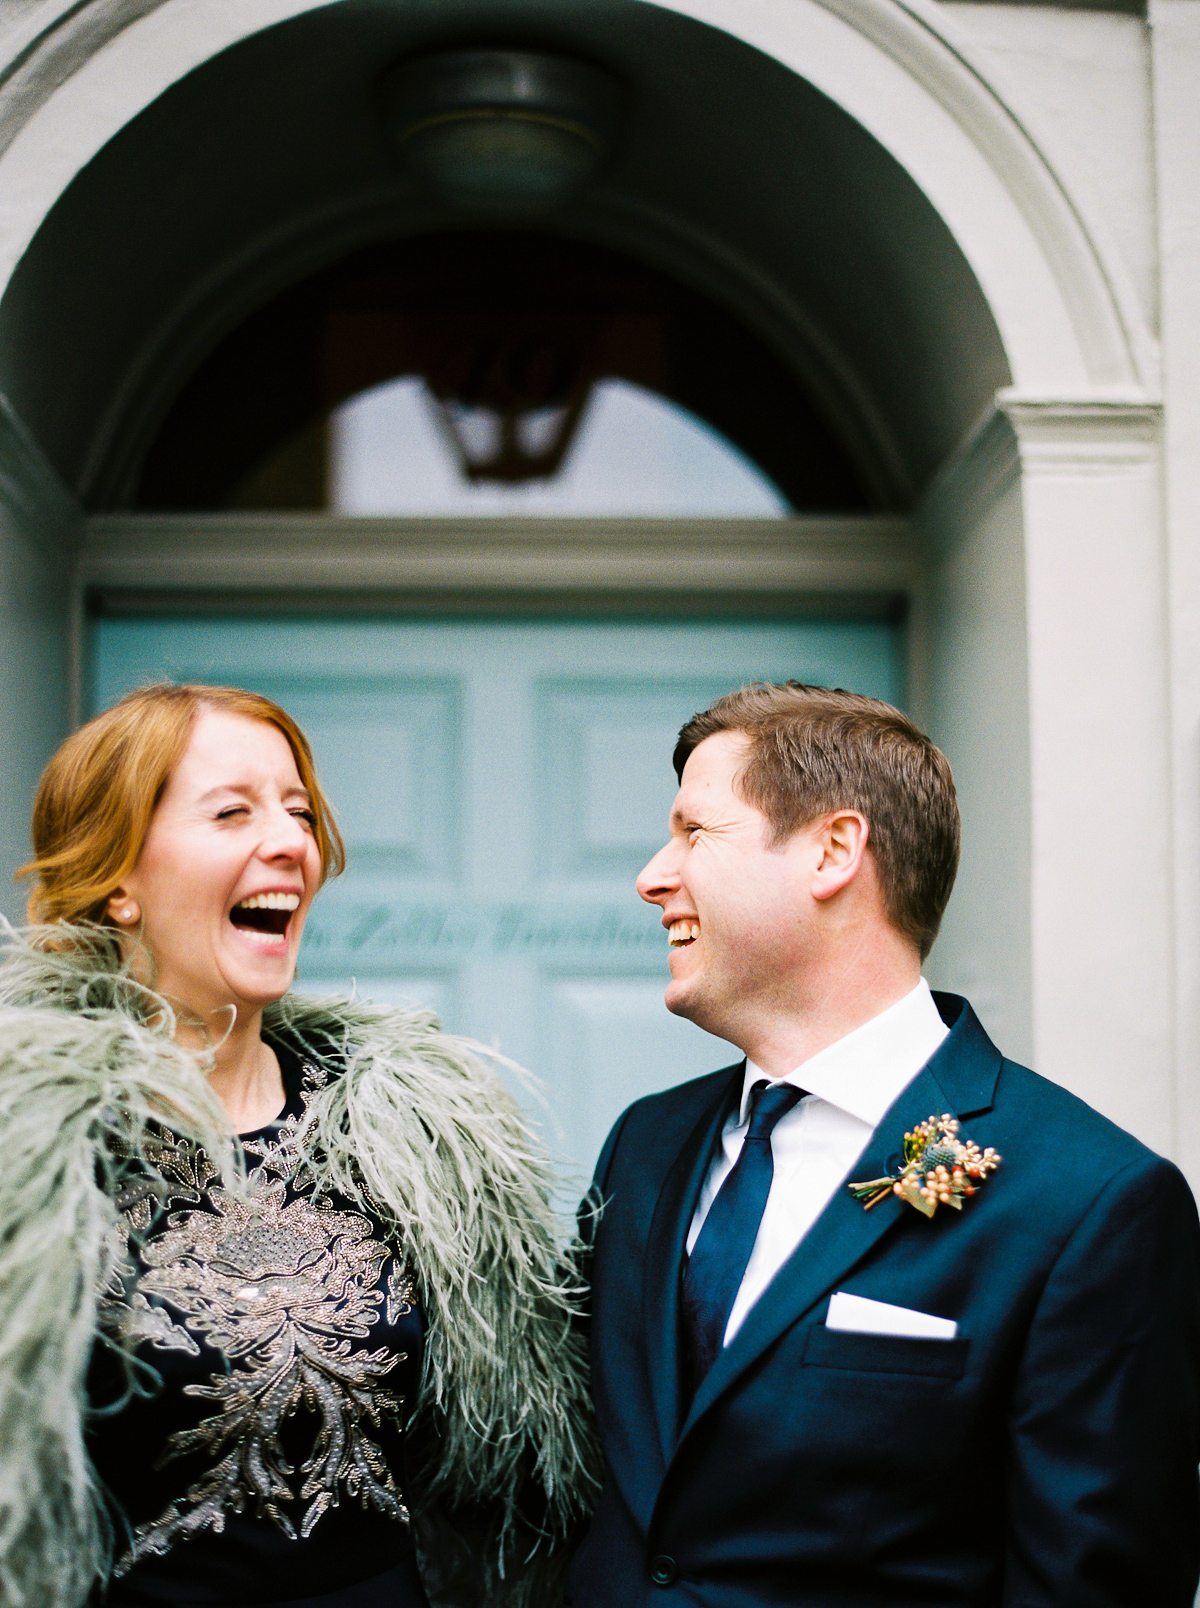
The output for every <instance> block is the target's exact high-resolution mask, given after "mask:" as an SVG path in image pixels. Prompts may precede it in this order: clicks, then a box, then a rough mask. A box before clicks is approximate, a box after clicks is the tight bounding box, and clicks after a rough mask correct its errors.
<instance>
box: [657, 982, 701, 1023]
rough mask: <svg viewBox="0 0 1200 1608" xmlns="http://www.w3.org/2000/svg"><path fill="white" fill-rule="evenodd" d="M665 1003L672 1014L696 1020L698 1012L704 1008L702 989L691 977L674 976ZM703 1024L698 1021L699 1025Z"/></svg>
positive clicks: (664, 996)
mask: <svg viewBox="0 0 1200 1608" xmlns="http://www.w3.org/2000/svg"><path fill="white" fill-rule="evenodd" d="M663 1004H664V1005H665V1006H666V1007H667V1009H668V1010H669V1011H670V1013H671V1015H672V1016H682V1017H685V1018H686V1019H687V1020H688V1021H689V1022H696V1018H697V1012H702V1011H703V1008H704V1007H703V999H702V996H701V993H700V990H699V989H698V988H697V987H696V985H695V980H694V979H693V978H690V977H673V978H672V979H671V981H670V982H669V983H668V984H667V991H666V993H665V994H664V995H663ZM701 1025H703V1024H701V1023H699V1022H697V1026H701Z"/></svg>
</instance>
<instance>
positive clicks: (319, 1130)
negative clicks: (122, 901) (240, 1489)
mask: <svg viewBox="0 0 1200 1608" xmlns="http://www.w3.org/2000/svg"><path fill="white" fill-rule="evenodd" d="M265 1025H266V1027H267V1028H268V1030H269V1031H270V1032H272V1033H274V1034H278V1035H280V1036H284V1037H286V1038H287V1039H288V1040H289V1041H290V1042H291V1043H292V1044H293V1045H294V1046H295V1047H296V1048H297V1050H298V1051H299V1052H300V1053H301V1054H303V1055H305V1056H307V1057H309V1058H310V1059H313V1060H316V1061H319V1062H323V1063H325V1064H327V1065H328V1066H329V1067H330V1069H331V1070H332V1071H334V1072H335V1073H337V1074H339V1075H335V1076H333V1077H331V1078H330V1080H329V1081H328V1083H327V1084H326V1085H325V1086H324V1087H323V1088H322V1089H321V1090H320V1091H319V1092H318V1093H317V1094H316V1095H314V1096H313V1097H312V1098H311V1099H310V1101H309V1105H308V1108H307V1112H306V1116H305V1120H304V1122H303V1124H302V1126H301V1131H300V1134H299V1137H298V1140H297V1150H298V1154H297V1166H308V1167H311V1168H312V1170H313V1172H314V1174H315V1176H316V1177H317V1179H318V1181H319V1182H327V1184H328V1186H329V1187H331V1188H336V1189H337V1190H339V1191H341V1192H342V1193H344V1194H345V1195H347V1196H349V1197H350V1198H351V1199H355V1198H359V1199H361V1198H362V1197H361V1191H362V1190H363V1189H364V1188H365V1190H366V1191H368V1192H369V1194H370V1196H371V1198H372V1200H373V1201H374V1203H375V1204H376V1206H377V1207H379V1208H382V1209H383V1211H384V1213H385V1215H386V1216H387V1217H388V1218H390V1220H391V1222H392V1224H393V1226H394V1228H395V1231H396V1235H397V1240H398V1243H399V1244H400V1245H401V1246H402V1247H403V1250H404V1252H405V1254H406V1255H407V1257H408V1259H409V1263H410V1266H411V1267H412V1270H413V1272H414V1275H415V1277H416V1281H417V1285H418V1289H419V1291H420V1297H421V1301H422V1304H423V1305H424V1308H425V1312H426V1316H427V1320H428V1324H429V1333H428V1342H427V1347H426V1359H425V1367H424V1375H423V1381H422V1387H421V1392H420V1396H419V1398H418V1402H417V1405H416V1409H415V1413H414V1429H415V1430H416V1431H418V1433H417V1436H416V1440H417V1443H419V1444H425V1445H433V1446H436V1448H437V1452H436V1458H435V1461H434V1466H430V1467H427V1468H425V1469H423V1470H420V1471H419V1473H418V1484H419V1486H420V1489H419V1491H417V1492H415V1493H414V1495H415V1496H417V1498H418V1501H419V1505H424V1506H427V1505H429V1504H430V1503H431V1502H433V1501H435V1500H441V1501H442V1502H444V1503H446V1504H447V1505H448V1506H449V1507H450V1508H463V1509H469V1508H472V1507H475V1508H478V1507H479V1505H480V1504H483V1505H485V1506H487V1507H488V1508H490V1509H491V1510H493V1511H494V1513H495V1515H496V1516H495V1519H494V1520H493V1521H492V1522H490V1523H489V1524H488V1525H487V1527H486V1528H487V1529H488V1531H489V1532H490V1533H491V1535H492V1537H493V1540H494V1543H495V1546H496V1549H497V1553H498V1556H497V1558H496V1559H495V1560H494V1561H493V1563H492V1565H491V1566H490V1568H489V1569H488V1570H487V1571H486V1572H487V1573H488V1574H490V1575H491V1576H492V1577H493V1578H494V1577H495V1576H496V1574H497V1573H498V1574H499V1575H501V1576H502V1575H503V1574H504V1570H505V1557H506V1556H507V1557H509V1558H510V1559H514V1558H515V1559H516V1561H517V1563H518V1564H520V1563H522V1562H523V1561H527V1560H522V1559H520V1558H517V1557H516V1554H517V1552H518V1551H521V1552H524V1553H525V1554H526V1555H528V1554H529V1552H530V1550H531V1549H532V1551H533V1552H534V1553H537V1552H539V1551H540V1552H541V1553H542V1554H543V1557H547V1556H549V1555H551V1554H553V1553H554V1552H555V1551H558V1550H561V1546H562V1543H563V1542H564V1541H565V1540H566V1539H567V1538H568V1537H569V1536H570V1535H571V1534H572V1533H573V1532H574V1531H575V1530H576V1528H577V1527H578V1525H579V1524H580V1522H581V1521H582V1520H583V1519H584V1518H585V1517H586V1514H587V1512H588V1510H589V1508H590V1506H591V1503H592V1501H593V1499H594V1495H595V1491H596V1483H597V1482H596V1471H597V1467H598V1456H597V1452H596V1445H595V1439H594V1432H593V1427H592V1418H591V1411H590V1406H589V1403H588V1396H587V1384H586V1359H585V1345H584V1341H583V1338H582V1335H581V1332H580V1326H579V1324H578V1311H579V1306H580V1299H581V1295H582V1290H581V1288H580V1286H579V1284H578V1282H577V1280H576V1279H575V1277H574V1275H573V1274H572V1272H571V1263H570V1261H569V1259H568V1258H567V1257H565V1256H564V1253H563V1250H562V1248H561V1235H560V1225H559V1222H558V1219H557V1217H556V1214H555V1212H554V1209H553V1205H552V1201H553V1198H554V1177H553V1173H552V1170H551V1168H550V1166H549V1164H548V1162H547V1160H546V1157H545V1154H544V1151H543V1149H542V1146H541V1143H540V1141H539V1140H538V1138H537V1137H536V1135H535V1134H534V1133H533V1132H532V1131H531V1129H530V1128H529V1126H528V1125H527V1123H526V1122H525V1120H524V1118H523V1116H522V1114H521V1112H520V1109H519V1108H518V1106H517V1104H516V1102H515V1101H514V1100H513V1098H512V1096H511V1095H510V1094H509V1092H508V1091H507V1089H506V1088H505V1087H504V1085H503V1083H502V1082H501V1080H500V1078H499V1076H498V1075H497V1073H496V1071H495V1070H494V1067H493V1066H492V1065H490V1064H489V1062H493V1061H494V1060H495V1059H496V1057H494V1056H492V1055H491V1053H490V1052H489V1051H487V1050H486V1049H484V1048H483V1047H482V1046H480V1045H477V1044H474V1043H471V1042H470V1041H468V1040H466V1039H461V1038H454V1037H451V1036H449V1035H447V1034H444V1033H441V1032H439V1031H438V1025H437V1022H436V1019H435V1018H434V1017H433V1016H432V1014H431V1013H430V1012H428V1011H421V1010H413V1011H405V1010H393V1009H385V1008H376V1007H374V1006H367V1005H362V1004H356V1003H352V1002H349V1001H346V1000H340V999H330V1000H315V999H308V998H304V997H301V996H298V995H288V996H287V997H286V998H284V999H282V1000H280V1001H279V1002H278V1004H276V1005H274V1006H272V1007H271V1008H270V1010H269V1011H268V1012H267V1013H266V1022H265ZM174 1030H175V1016H174V1014H173V1011H172V1008H171V1006H170V1004H169V1003H168V1002H167V1001H166V1000H164V999H163V998H162V997H161V996H159V995H157V994H155V993H154V992H153V990H152V989H151V988H149V987H147V986H145V985H143V984H142V983H140V982H138V981H137V980H136V978H135V977H134V976H133V975H131V972H130V970H129V969H128V968H127V966H126V965H124V964H123V963H122V960H121V957H120V954H119V951H118V949H117V946H116V944H115V942H114V941H113V938H112V936H111V934H110V933H109V932H107V931H106V930H104V929H100V928H64V927H44V928H33V929H30V930H28V931H26V932H24V933H17V932H15V931H13V930H11V929H9V931H8V933H7V936H6V939H5V941H4V954H3V960H2V961H0V1134H2V1135H3V1142H4V1151H3V1159H2V1161H0V1447H3V1455H2V1457H0V1601H3V1602H4V1603H5V1604H6V1605H11V1608H18V1605H20V1608H33V1605H36V1608H78V1605H79V1604H81V1603H82V1602H83V1601H84V1600H85V1599H86V1597H87V1595H88V1592H89V1591H90V1590H91V1588H92V1586H93V1584H94V1582H95V1581H96V1580H97V1579H102V1578H104V1576H105V1574H106V1572H107V1566H108V1556H109V1538H108V1535H107V1533H106V1523H105V1517H104V1505H103V1500H102V1498H101V1495H100V1493H98V1492H97V1490H96V1489H95V1486H94V1481H93V1478H92V1474H91V1470H90V1467H89V1463H88V1458H87V1452H86V1445H85V1439H84V1414H85V1410H86V1404H85V1400H84V1387H85V1377H86V1372H87V1367H88V1360H89V1357H90V1353H91V1348H92V1344H93V1341H94V1339H95V1334H96V1300H97V1293H98V1291H99V1289H100V1287H101V1285H102V1283H103V1282H104V1280H105V1278H106V1276H107V1274H108V1271H109V1258H110V1256H111V1254H112V1252H111V1249H110V1247H111V1245H112V1243H114V1231H115V1230H116V1228H117V1214H116V1210H115V1207H114V1204H113V1198H114V1195H115V1194H116V1192H117V1191H118V1189H119V1187H120V1183H121V1177H122V1174H123V1173H124V1172H125V1171H126V1170H127V1169H128V1168H130V1167H131V1166H134V1165H137V1166H138V1167H139V1168H146V1167H147V1166H149V1167H150V1168H151V1170H152V1171H153V1167H152V1163H150V1162H149V1161H148V1158H147V1155H146V1149H145V1143H144V1141H145V1138H146V1133H147V1128H148V1126H149V1125H150V1124H152V1123H162V1122H164V1121H165V1122H166V1123H167V1124H168V1125H169V1126H170V1127H171V1128H172V1129H173V1130H174V1131H175V1132H177V1133H178V1134H179V1135H180V1136H181V1137H183V1138H185V1139H187V1140H190V1141H192V1142H194V1143H196V1144H199V1145H201V1146H202V1147H203V1148H204V1149H205V1150H206V1151H207V1152H208V1154H209V1156H210V1157H211V1158H212V1160H213V1162H214V1164H216V1165H217V1166H219V1168H220V1169H221V1172H222V1175H223V1177H224V1180H225V1182H226V1185H227V1187H230V1188H241V1187H244V1183H243V1177H242V1172H241V1162H240V1157H239V1155H238V1153H237V1148H236V1145H235V1143H234V1142H233V1141H232V1140H231V1138H230V1136H229V1134H228V1132H227V1125H226V1121H225V1116H224V1111H223V1108H222V1106H221V1104H220V1102H219V1100H218V1099H217V1098H216V1096H215V1095H214V1094H213V1092H212V1090H211V1089H210V1088H209V1086H208V1083H207V1080H206V1078H205V1074H204V1069H203V1066H202V1064H201V1062H202V1060H203V1057H197V1056H195V1055H192V1054H189V1053H187V1052H186V1051H184V1050H183V1049H181V1048H180V1047H179V1046H178V1045H177V1044H176V1043H175V1042H174V1038H173V1033H174ZM531 1487H532V1488H533V1491H534V1493H535V1494H534V1495H533V1499H532V1502H531V1500H530V1496H531ZM531 1506H532V1508H533V1510H534V1511H535V1512H536V1515H537V1520H536V1525H535V1526H534V1527H533V1529H532V1530H531V1528H530V1525H529V1522H528V1513H529V1510H530V1507H531ZM480 1567H481V1572H484V1564H483V1560H480ZM510 1572H511V1568H510ZM517 1572H518V1573H519V1569H518V1571H517ZM514 1585H516V1581H515V1580H514ZM524 1595H525V1593H523V1592H521V1591H520V1590H519V1589H518V1590H517V1593H516V1597H517V1598H520V1597H523V1596H524ZM487 1596H488V1597H489V1599H490V1597H491V1591H490V1590H489V1591H488V1593H487ZM480 1600H481V1601H482V1600H483V1597H482V1595H481V1597H480ZM514 1600H515V1599H514Z"/></svg>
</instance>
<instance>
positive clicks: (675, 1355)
mask: <svg viewBox="0 0 1200 1608" xmlns="http://www.w3.org/2000/svg"><path fill="white" fill-rule="evenodd" d="M745 1068H746V1063H745V1062H744V1061H742V1062H739V1064H738V1065H737V1066H735V1067H733V1068H731V1070H730V1076H729V1079H728V1082H727V1083H726V1085H725V1087H724V1089H723V1090H722V1091H721V1094H720V1097H719V1098H718V1099H717V1100H716V1101H715V1102H714V1103H712V1104H711V1105H710V1106H709V1107H708V1109H707V1110H706V1111H705V1112H704V1113H703V1115H702V1116H701V1117H700V1120H699V1121H698V1122H697V1123H696V1126H695V1127H694V1128H693V1129H692V1131H691V1133H690V1134H689V1135H688V1137H687V1140H686V1141H685V1143H684V1144H683V1146H682V1148H681V1149H680V1150H679V1152H678V1154H677V1155H676V1157H675V1160H674V1162H673V1163H672V1165H671V1168H670V1171H669V1172H668V1173H667V1176H666V1179H665V1181H664V1183H663V1186H662V1189H661V1190H660V1191H659V1196H658V1200H657V1202H656V1204H655V1208H654V1217H653V1220H652V1222H651V1225H650V1240H649V1247H648V1250H647V1256H646V1283H645V1309H644V1310H645V1333H646V1349H647V1359H648V1362H649V1366H650V1376H651V1380H652V1383H653V1395H654V1407H655V1413H656V1415H657V1418H658V1432H659V1436H660V1439H661V1441H662V1449H663V1461H664V1463H666V1462H668V1461H669V1460H670V1457H671V1453H672V1452H673V1451H674V1449H675V1442H676V1440H677V1438H678V1435H679V1425H680V1422H681V1420H682V1417H683V1380H682V1375H683V1368H684V1358H683V1347H682V1330H681V1328H680V1318H679V1281H680V1274H681V1272H682V1268H683V1257H684V1247H685V1246H686V1244H687V1235H688V1229H689V1228H690V1227H691V1222H692V1215H693V1213H694V1211H695V1208H696V1200H697V1198H698V1196H699V1194H700V1190H701V1188H702V1187H703V1184H704V1179H705V1177H706V1175H707V1173H708V1168H709V1163H710V1162H711V1161H712V1158H713V1155H714V1154H715V1152H716V1148H717V1144H718V1142H719V1136H720V1133H721V1129H722V1128H723V1127H724V1126H725V1121H726V1118H727V1117H728V1116H729V1113H730V1112H731V1111H732V1110H733V1109H734V1108H735V1106H736V1105H737V1103H738V1101H739V1099H740V1097H741V1092H742V1085H743V1083H744V1082H745Z"/></svg>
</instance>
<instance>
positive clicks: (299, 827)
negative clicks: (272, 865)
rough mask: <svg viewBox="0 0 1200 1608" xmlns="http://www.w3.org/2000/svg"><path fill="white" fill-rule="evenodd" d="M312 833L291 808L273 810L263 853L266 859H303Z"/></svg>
mask: <svg viewBox="0 0 1200 1608" xmlns="http://www.w3.org/2000/svg"><path fill="white" fill-rule="evenodd" d="M310 837H311V833H309V832H308V830H307V829H306V827H305V824H304V822H303V821H301V820H300V819H299V818H298V817H297V816H295V815H293V814H292V812H291V811H290V810H284V809H280V810H278V811H272V813H271V822H270V825H269V827H268V829H267V835H266V840H265V842H264V843H263V846H262V855H263V858H264V859H266V860H302V859H303V858H304V854H305V851H306V849H307V848H308V843H309V839H310Z"/></svg>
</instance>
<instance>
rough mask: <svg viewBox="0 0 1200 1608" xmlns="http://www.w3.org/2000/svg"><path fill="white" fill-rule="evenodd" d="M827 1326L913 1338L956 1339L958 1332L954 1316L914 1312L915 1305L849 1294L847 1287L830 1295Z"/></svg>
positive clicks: (864, 1332)
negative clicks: (935, 1315)
mask: <svg viewBox="0 0 1200 1608" xmlns="http://www.w3.org/2000/svg"><path fill="white" fill-rule="evenodd" d="M825 1327H826V1328H827V1329H842V1330H844V1331H845V1332H846V1333H847V1334H898V1335H904V1336H906V1337H907V1338H909V1339H912V1340H953V1339H954V1337H955V1335H956V1334H957V1333H958V1324H957V1323H955V1321H954V1319H953V1318H936V1317H934V1315H933V1313H932V1312H914V1310H913V1309H912V1307H902V1306H890V1305H889V1304H888V1302H886V1301H870V1300H868V1299H867V1297H866V1296H865V1295H847V1293H846V1291H845V1290H839V1291H838V1292H837V1294H836V1295H833V1296H831V1297H830V1299H829V1313H828V1315H827V1317H826V1319H825Z"/></svg>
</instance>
